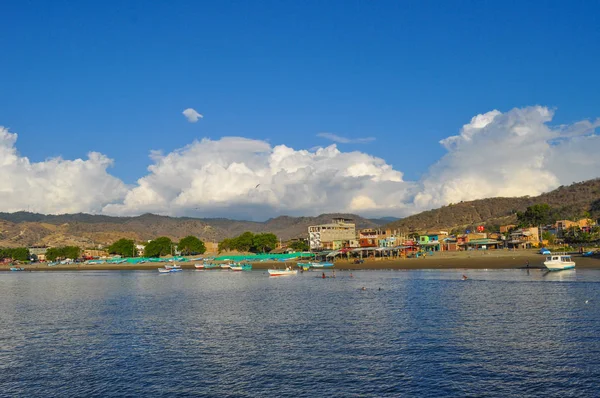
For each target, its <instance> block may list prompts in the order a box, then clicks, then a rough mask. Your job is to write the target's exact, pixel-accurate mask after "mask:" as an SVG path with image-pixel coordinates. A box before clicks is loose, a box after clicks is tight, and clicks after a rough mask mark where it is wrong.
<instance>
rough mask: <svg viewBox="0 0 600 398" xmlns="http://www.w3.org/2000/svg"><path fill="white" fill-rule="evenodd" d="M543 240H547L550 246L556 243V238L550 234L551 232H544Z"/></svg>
mask: <svg viewBox="0 0 600 398" xmlns="http://www.w3.org/2000/svg"><path fill="white" fill-rule="evenodd" d="M542 239H543V240H547V241H548V244H550V245H554V243H555V242H556V236H555V235H554V234H552V233H550V232H549V231H544V232H542Z"/></svg>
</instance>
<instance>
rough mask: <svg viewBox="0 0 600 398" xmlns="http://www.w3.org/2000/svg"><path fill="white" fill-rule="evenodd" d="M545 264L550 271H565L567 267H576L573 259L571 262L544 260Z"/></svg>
mask: <svg viewBox="0 0 600 398" xmlns="http://www.w3.org/2000/svg"><path fill="white" fill-rule="evenodd" d="M544 266H545V267H546V268H547V269H548V271H564V270H566V269H574V268H575V263H574V262H573V261H571V262H569V263H564V262H563V263H556V262H552V261H544Z"/></svg>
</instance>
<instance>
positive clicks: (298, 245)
mask: <svg viewBox="0 0 600 398" xmlns="http://www.w3.org/2000/svg"><path fill="white" fill-rule="evenodd" d="M288 247H289V248H290V249H293V250H295V251H297V252H307V251H308V250H309V249H310V248H309V247H308V243H306V242H305V241H303V240H295V241H293V242H292V243H290V244H289V245H288Z"/></svg>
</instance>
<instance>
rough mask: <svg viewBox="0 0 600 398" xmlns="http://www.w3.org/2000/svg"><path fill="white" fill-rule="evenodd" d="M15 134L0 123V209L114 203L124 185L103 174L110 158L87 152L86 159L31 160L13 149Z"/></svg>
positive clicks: (93, 207)
mask: <svg viewBox="0 0 600 398" xmlns="http://www.w3.org/2000/svg"><path fill="white" fill-rule="evenodd" d="M16 142H17V134H14V133H11V132H9V131H8V130H7V129H6V128H4V127H2V126H0V210H1V211H6V212H14V211H20V210H30V211H33V212H40V213H77V212H92V213H98V212H100V211H101V210H102V208H103V207H104V206H105V205H106V204H108V203H111V202H118V201H121V200H122V199H123V197H124V196H125V194H126V193H127V188H126V186H125V184H123V182H121V181H120V180H119V179H118V178H116V177H113V176H111V175H110V174H108V173H107V171H106V170H107V168H108V167H110V166H111V165H112V163H113V162H112V160H111V159H109V158H108V157H106V156H104V155H102V154H100V153H97V152H90V153H89V154H88V158H87V159H85V160H83V159H75V160H64V159H62V158H53V159H48V160H46V161H43V162H37V163H36V162H31V161H30V160H29V159H28V158H26V157H23V156H20V155H19V153H18V152H17V150H16V147H15V144H16Z"/></svg>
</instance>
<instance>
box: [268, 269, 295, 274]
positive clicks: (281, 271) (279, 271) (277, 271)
mask: <svg viewBox="0 0 600 398" xmlns="http://www.w3.org/2000/svg"><path fill="white" fill-rule="evenodd" d="M268 272H269V276H284V275H296V274H298V270H297V269H291V268H289V267H288V268H286V269H270V270H268Z"/></svg>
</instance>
